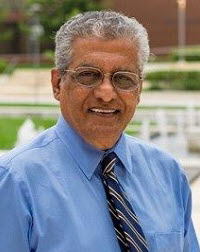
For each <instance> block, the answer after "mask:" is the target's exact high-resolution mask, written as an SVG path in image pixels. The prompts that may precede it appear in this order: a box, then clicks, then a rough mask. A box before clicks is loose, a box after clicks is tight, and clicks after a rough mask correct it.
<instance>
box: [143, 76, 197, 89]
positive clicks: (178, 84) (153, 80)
mask: <svg viewBox="0 0 200 252" xmlns="http://www.w3.org/2000/svg"><path fill="white" fill-rule="evenodd" d="M146 80H147V81H149V82H150V86H151V87H150V89H154V90H158V89H177V90H200V71H159V72H151V73H148V74H147V75H146Z"/></svg>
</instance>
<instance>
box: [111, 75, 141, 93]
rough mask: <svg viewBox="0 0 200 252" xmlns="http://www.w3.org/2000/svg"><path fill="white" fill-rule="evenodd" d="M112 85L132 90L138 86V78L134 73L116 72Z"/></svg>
mask: <svg viewBox="0 0 200 252" xmlns="http://www.w3.org/2000/svg"><path fill="white" fill-rule="evenodd" d="M112 79H113V82H114V85H115V86H116V87H117V88H119V89H122V90H133V89H135V88H136V87H137V86H138V82H139V81H138V78H137V76H136V75H134V74H131V73H130V74H129V73H126V72H124V73H123V72H116V73H114V75H113V78H112Z"/></svg>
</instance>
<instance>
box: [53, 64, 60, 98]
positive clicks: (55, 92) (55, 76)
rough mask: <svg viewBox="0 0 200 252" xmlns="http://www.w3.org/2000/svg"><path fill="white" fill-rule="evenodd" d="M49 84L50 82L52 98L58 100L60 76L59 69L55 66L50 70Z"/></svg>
mask: <svg viewBox="0 0 200 252" xmlns="http://www.w3.org/2000/svg"><path fill="white" fill-rule="evenodd" d="M51 84H52V89H53V95H54V98H55V99H56V100H58V101H59V100H60V84H61V76H60V72H59V70H58V69H56V68H53V69H52V70H51Z"/></svg>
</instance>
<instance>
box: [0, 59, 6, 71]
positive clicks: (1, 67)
mask: <svg viewBox="0 0 200 252" xmlns="http://www.w3.org/2000/svg"><path fill="white" fill-rule="evenodd" d="M6 67H7V62H6V61H4V60H3V59H0V73H3V72H4V71H5V70H6Z"/></svg>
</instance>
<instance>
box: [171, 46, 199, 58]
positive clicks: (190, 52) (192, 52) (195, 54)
mask: <svg viewBox="0 0 200 252" xmlns="http://www.w3.org/2000/svg"><path fill="white" fill-rule="evenodd" d="M179 53H181V55H184V56H185V60H186V61H200V46H191V47H186V48H185V49H176V50H173V51H172V52H171V54H170V55H169V58H170V59H171V60H173V61H177V60H178V59H179Z"/></svg>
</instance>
